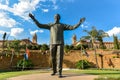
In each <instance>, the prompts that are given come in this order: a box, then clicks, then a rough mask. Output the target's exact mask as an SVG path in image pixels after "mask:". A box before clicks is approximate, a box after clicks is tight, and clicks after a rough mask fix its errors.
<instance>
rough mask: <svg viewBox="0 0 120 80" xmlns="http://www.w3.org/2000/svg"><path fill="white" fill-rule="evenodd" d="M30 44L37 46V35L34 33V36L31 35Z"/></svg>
mask: <svg viewBox="0 0 120 80" xmlns="http://www.w3.org/2000/svg"><path fill="white" fill-rule="evenodd" d="M32 43H34V44H37V34H36V33H34V35H33V38H32Z"/></svg>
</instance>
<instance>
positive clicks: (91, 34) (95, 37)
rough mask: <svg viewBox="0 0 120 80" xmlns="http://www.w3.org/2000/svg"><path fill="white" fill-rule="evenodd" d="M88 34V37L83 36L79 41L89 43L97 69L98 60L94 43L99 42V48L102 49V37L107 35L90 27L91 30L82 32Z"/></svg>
mask: <svg viewBox="0 0 120 80" xmlns="http://www.w3.org/2000/svg"><path fill="white" fill-rule="evenodd" d="M84 32H86V33H87V34H88V36H83V37H82V38H81V39H87V40H90V41H91V44H92V48H93V49H94V53H95V61H96V67H97V68H98V60H97V54H96V45H95V41H99V43H100V46H101V47H103V46H104V44H103V37H107V36H108V34H107V33H105V32H104V31H103V30H97V29H96V28H95V27H94V26H93V27H92V30H90V31H88V30H84Z"/></svg>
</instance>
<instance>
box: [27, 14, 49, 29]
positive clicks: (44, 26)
mask: <svg viewBox="0 0 120 80" xmlns="http://www.w3.org/2000/svg"><path fill="white" fill-rule="evenodd" d="M29 17H30V18H31V19H32V20H33V21H34V23H35V24H36V25H37V26H38V27H39V28H44V29H50V27H49V26H48V25H47V24H40V23H39V22H38V21H37V20H36V19H35V17H34V16H33V15H32V14H31V13H29Z"/></svg>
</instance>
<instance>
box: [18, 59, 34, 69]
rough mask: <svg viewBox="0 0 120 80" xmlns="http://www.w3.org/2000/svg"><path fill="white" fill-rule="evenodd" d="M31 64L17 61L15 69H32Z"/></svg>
mask: <svg viewBox="0 0 120 80" xmlns="http://www.w3.org/2000/svg"><path fill="white" fill-rule="evenodd" d="M33 66H34V65H33V63H32V61H31V60H24V59H22V60H19V61H18V62H17V69H32V68H33Z"/></svg>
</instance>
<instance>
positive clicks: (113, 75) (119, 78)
mask: <svg viewBox="0 0 120 80" xmlns="http://www.w3.org/2000/svg"><path fill="white" fill-rule="evenodd" d="M71 72H75V73H78V74H92V75H98V76H99V78H98V79H95V80H120V71H115V70H73V71H71Z"/></svg>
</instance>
